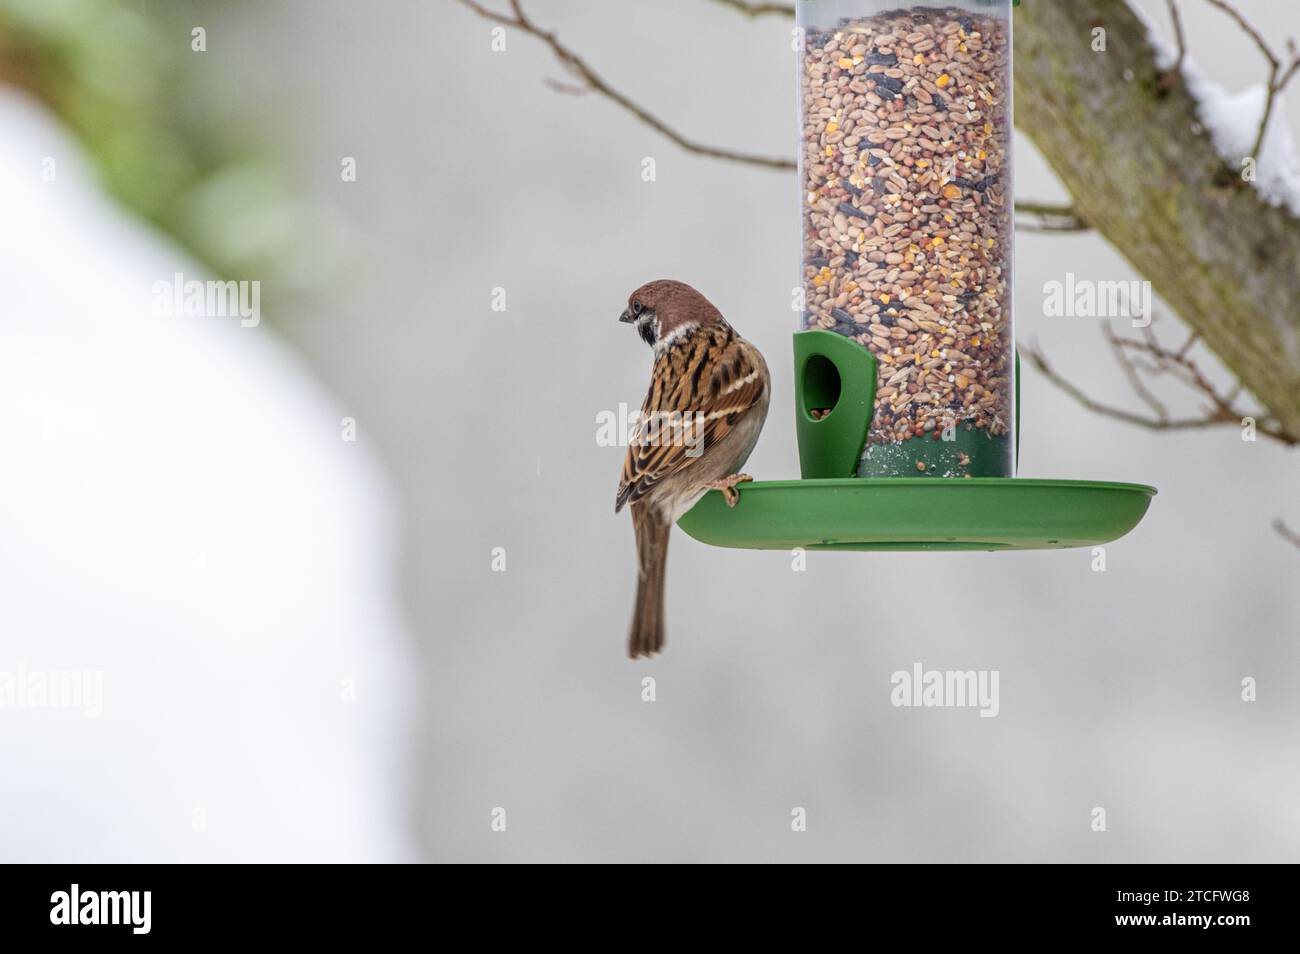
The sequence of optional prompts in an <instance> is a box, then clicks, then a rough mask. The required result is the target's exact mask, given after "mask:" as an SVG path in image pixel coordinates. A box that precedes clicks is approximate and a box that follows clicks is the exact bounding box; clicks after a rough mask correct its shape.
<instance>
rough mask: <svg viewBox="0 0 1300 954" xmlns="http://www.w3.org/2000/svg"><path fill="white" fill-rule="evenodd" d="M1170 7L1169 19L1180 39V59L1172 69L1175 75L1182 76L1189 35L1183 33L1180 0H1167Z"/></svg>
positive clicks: (1175, 35) (1177, 38)
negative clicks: (1179, 8) (1179, 10)
mask: <svg viewBox="0 0 1300 954" xmlns="http://www.w3.org/2000/svg"><path fill="white" fill-rule="evenodd" d="M1165 3H1166V4H1167V5H1168V7H1169V19H1170V20H1172V21H1173V24H1174V39H1176V40H1177V41H1178V59H1177V60H1176V61H1175V62H1174V66H1173V69H1172V70H1171V71H1170V72H1171V73H1172V75H1174V76H1181V75H1182V72H1183V60H1184V59H1186V58H1187V37H1186V36H1185V35H1184V33H1183V16H1182V14H1181V13H1179V12H1178V0H1165Z"/></svg>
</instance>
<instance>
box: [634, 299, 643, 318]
mask: <svg viewBox="0 0 1300 954" xmlns="http://www.w3.org/2000/svg"><path fill="white" fill-rule="evenodd" d="M644 310H645V305H643V304H641V303H640V302H639V301H634V302H632V314H634V315H639V314H641V312H642V311H644Z"/></svg>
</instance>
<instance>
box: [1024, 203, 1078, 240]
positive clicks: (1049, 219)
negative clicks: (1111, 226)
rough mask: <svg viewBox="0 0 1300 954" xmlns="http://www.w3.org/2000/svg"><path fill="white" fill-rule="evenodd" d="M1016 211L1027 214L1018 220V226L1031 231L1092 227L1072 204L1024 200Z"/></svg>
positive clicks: (1076, 230) (1069, 230)
mask: <svg viewBox="0 0 1300 954" xmlns="http://www.w3.org/2000/svg"><path fill="white" fill-rule="evenodd" d="M1016 213H1017V214H1018V215H1022V216H1025V218H1023V219H1020V220H1017V222H1016V227H1017V228H1020V229H1025V230H1026V231H1029V232H1087V231H1089V229H1090V228H1091V227H1090V226H1089V225H1088V223H1087V222H1085V221H1084V220H1083V218H1082V216H1080V215H1079V213H1078V212H1076V211H1075V209H1074V206H1072V205H1052V204H1050V203H1046V202H1026V201H1023V200H1022V201H1019V202H1017V203H1016Z"/></svg>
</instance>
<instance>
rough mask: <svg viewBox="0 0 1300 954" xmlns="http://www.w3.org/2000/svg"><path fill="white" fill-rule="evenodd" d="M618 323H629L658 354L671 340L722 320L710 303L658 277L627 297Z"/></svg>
mask: <svg viewBox="0 0 1300 954" xmlns="http://www.w3.org/2000/svg"><path fill="white" fill-rule="evenodd" d="M618 320H619V321H625V322H628V323H630V324H631V325H632V326H633V327H635V328H636V331H637V334H639V335H640V336H641V338H642V339H643V340H644V341H645V343H646V344H648V345H650V347H652V348H654V349H655V350H656V351H661V350H662V349H663V348H665V347H667V346H668V344H669V343H670V342H671V341H673V339H675V338H677V337H679V336H681V335H683V334H686V333H687V332H689V331H691V330H693V329H695V328H698V327H700V326H701V325H704V324H707V323H709V322H713V321H722V320H723V319H722V313H721V312H720V311H718V309H716V308H714V307H713V304H712V302H710V301H709V300H708V299H707V298H705V297H704V296H703V295H701V294H700V293H699V292H697V291H696V290H695V289H694V288H692V287H691V286H690V285H687V284H686V283H685V282H676V281H673V280H672V279H669V278H661V279H659V280H658V281H653V282H649V283H647V284H645V285H642V286H641V287H640V288H638V289H637V290H636V291H634V292H633V293H632V294H631V295H629V296H628V299H627V308H626V309H625V310H624V311H623V314H621V315H619V318H618Z"/></svg>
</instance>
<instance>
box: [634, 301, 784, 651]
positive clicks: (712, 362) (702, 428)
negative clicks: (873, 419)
mask: <svg viewBox="0 0 1300 954" xmlns="http://www.w3.org/2000/svg"><path fill="white" fill-rule="evenodd" d="M619 321H622V322H626V323H628V324H631V325H632V326H633V327H634V328H635V329H636V332H637V334H638V335H640V336H641V339H642V340H643V341H645V343H646V344H648V345H649V346H650V347H651V349H652V350H653V351H654V364H653V366H652V368H651V372H650V387H649V390H648V391H647V392H646V396H645V401H644V403H643V404H642V405H641V413H640V415H639V416H638V418H637V422H636V425H635V427H634V428H633V430H632V433H631V436H630V440H629V444H628V449H627V456H626V458H625V459H624V461H623V472H622V475H621V479H620V481H619V485H618V493H617V496H616V501H615V505H614V512H615V513H618V512H620V511H621V510H622V509H623V507H624V506H628V507H629V508H630V510H631V513H632V528H633V531H634V533H635V536H636V553H637V574H638V575H637V590H636V605H635V608H634V609H633V612H632V626H631V631H630V633H629V634H628V646H627V652H628V657H629V658H631V659H640V658H644V657H650V656H657V655H658V654H659V653H660V652H662V651H663V647H664V568H665V563H666V560H667V558H668V535H669V531H670V530H671V529H672V526H673V524H675V523H676V522H677V520H678V518H680V517H681V516H682V514H684V513H686V511H688V510H690V509H691V507H693V506H695V504H696V503H697V502H698V501H699V499H700V498H701V497H703V496H704V494H705V493H707V492H708V491H709V490H720V491H722V494H723V497H724V498H725V499H726V502H727V505H728V506H729V507H734V506H736V504H737V503H738V502H739V499H740V496H739V493H738V491H737V490H736V485H737V484H742V483H746V482H748V481H751V480H753V478H752V477H750V476H749V475H748V474H742V473H740V472H739V471H740V468H741V467H742V466H744V464H745V461H747V460H748V459H749V455H750V452H751V451H753V449H754V445H755V444H756V443H758V436H759V433H760V432H761V431H762V430H763V423H764V421H765V420H766V419H767V408H768V403H769V400H770V398H771V390H772V386H771V376H770V375H769V374H768V370H767V363H766V362H765V361H764V360H763V355H762V354H761V353H760V352H759V350H758V349H757V348H755V347H754V346H753V345H752V344H750V343H749V342H748V341H746V340H745V339H744V338H742V337H741V336H740V335H738V334H737V333H736V331H735V329H734V328H732V327H731V325H730V324H728V323H727V320H726V319H725V318H723V317H722V312H720V311H719V310H718V309H717V308H716V307H714V305H713V303H712V302H710V301H709V300H708V299H707V298H705V297H704V296H703V295H702V294H700V293H699V292H698V291H696V290H695V289H694V288H692V287H691V286H690V285H687V284H686V283H684V282H679V281H673V280H671V279H660V280H658V281H653V282H649V283H647V284H645V285H642V286H641V287H640V288H638V289H637V290H636V291H634V292H632V294H631V295H629V296H628V300H627V308H626V309H624V311H623V313H622V314H621V315H620V316H619Z"/></svg>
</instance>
